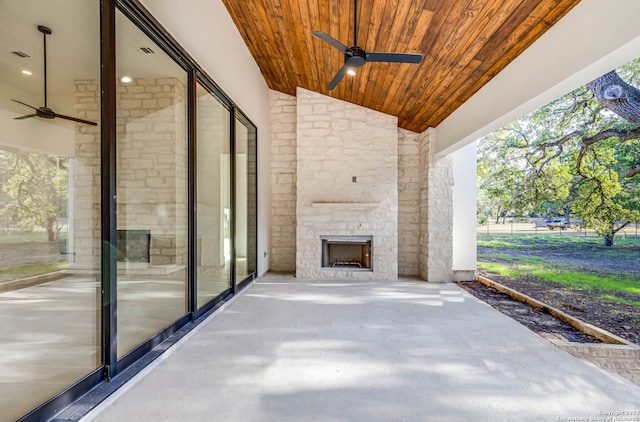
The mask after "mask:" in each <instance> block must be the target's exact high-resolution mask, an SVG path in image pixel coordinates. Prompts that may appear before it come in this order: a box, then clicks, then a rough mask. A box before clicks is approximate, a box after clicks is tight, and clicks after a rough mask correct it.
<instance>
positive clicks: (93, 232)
mask: <svg viewBox="0 0 640 422" xmlns="http://www.w3.org/2000/svg"><path fill="white" fill-rule="evenodd" d="M74 103H75V114H74V115H75V116H77V117H79V118H82V119H87V120H91V121H94V122H99V121H100V83H99V82H98V81H95V80H76V81H74ZM72 162H73V164H72V165H71V166H70V169H72V172H70V177H71V178H72V183H70V184H69V186H70V188H71V191H70V192H69V198H70V204H72V205H71V209H70V210H69V213H70V214H73V216H71V215H70V216H69V222H70V223H71V224H73V228H72V229H71V228H70V235H71V236H72V237H71V239H69V241H70V243H69V246H70V248H71V249H70V251H71V252H72V253H74V262H73V264H74V265H73V266H74V268H81V269H83V270H92V271H99V269H100V259H101V255H100V253H101V252H100V245H101V244H100V239H101V233H100V194H101V189H100V185H101V184H100V126H89V125H77V126H76V134H75V155H74V157H73V160H72Z"/></svg>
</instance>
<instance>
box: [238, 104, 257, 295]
mask: <svg viewBox="0 0 640 422" xmlns="http://www.w3.org/2000/svg"><path fill="white" fill-rule="evenodd" d="M234 157H235V209H236V215H235V217H236V219H235V258H236V259H235V261H236V283H241V282H242V281H243V280H245V279H246V278H247V277H249V276H251V275H253V274H254V273H255V272H256V258H257V256H256V252H257V251H256V245H257V243H256V222H257V192H256V185H257V178H256V176H257V173H256V172H257V156H256V129H255V126H253V125H252V124H251V123H250V122H249V121H248V120H247V119H246V118H245V117H244V116H242V115H240V114H237V116H236V122H235V148H234Z"/></svg>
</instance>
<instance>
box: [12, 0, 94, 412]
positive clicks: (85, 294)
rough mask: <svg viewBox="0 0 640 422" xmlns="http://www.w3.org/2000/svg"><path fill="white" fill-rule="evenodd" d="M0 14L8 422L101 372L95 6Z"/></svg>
mask: <svg viewBox="0 0 640 422" xmlns="http://www.w3.org/2000/svg"><path fill="white" fill-rule="evenodd" d="M0 8H1V11H0V45H1V46H2V48H1V50H2V54H1V55H0V69H1V70H0V128H1V130H0V322H1V323H0V421H13V420H16V419H17V418H19V417H20V416H22V415H23V414H25V413H27V412H28V411H29V410H31V409H32V408H34V407H36V406H37V405H39V404H40V403H42V402H44V401H46V400H48V399H49V398H51V397H53V396H55V395H56V394H58V393H59V392H61V391H62V390H64V389H65V388H67V387H68V386H69V385H72V384H74V383H75V382H77V381H79V380H80V379H82V378H84V377H85V376H87V375H88V374H90V373H92V372H95V371H96V369H97V368H99V367H100V366H101V365H102V360H101V354H100V346H101V343H100V329H101V321H100V318H99V316H100V275H99V274H100V178H99V175H100V159H101V157H100V56H99V51H100V31H99V28H100V5H99V2H97V1H87V0H66V1H64V2H51V1H48V0H21V1H6V2H1V4H0ZM45 43H46V54H45ZM45 62H46V67H45ZM44 107H46V108H47V109H48V110H52V111H53V113H55V114H56V115H57V117H55V118H50V117H51V113H50V112H49V114H45V113H47V111H46V110H45V109H44Z"/></svg>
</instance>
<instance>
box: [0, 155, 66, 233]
mask: <svg viewBox="0 0 640 422" xmlns="http://www.w3.org/2000/svg"><path fill="white" fill-rule="evenodd" d="M67 183H68V181H67V170H66V161H65V160H61V159H59V158H57V157H52V156H46V155H43V154H38V153H34V152H25V151H17V150H16V151H6V150H5V151H1V152H0V184H1V187H2V192H4V193H5V194H6V195H5V203H4V204H3V207H2V208H1V209H0V218H5V219H10V220H13V221H15V222H16V223H17V225H18V227H19V228H20V229H21V230H24V231H32V230H34V229H35V228H44V229H46V230H47V232H48V233H49V240H54V239H55V238H56V237H57V233H58V231H59V230H60V228H59V227H58V219H59V218H60V217H63V216H64V210H65V206H64V204H65V203H66V200H67V196H68V192H67Z"/></svg>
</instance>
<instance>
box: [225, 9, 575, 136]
mask: <svg viewBox="0 0 640 422" xmlns="http://www.w3.org/2000/svg"><path fill="white" fill-rule="evenodd" d="M579 1H580V0H358V1H357V26H356V30H357V36H358V38H357V39H358V46H360V47H362V48H363V49H364V50H366V51H368V52H372V51H389V52H401V53H421V54H423V56H424V59H423V61H422V63H421V64H419V65H415V64H398V63H367V64H366V65H365V66H364V67H362V68H360V69H358V72H357V75H356V76H346V77H345V78H344V79H343V80H342V82H341V83H340V84H339V85H338V87H337V88H336V89H335V90H333V91H326V87H327V84H328V83H329V81H331V79H332V78H333V76H334V75H335V73H336V72H337V71H338V69H340V67H341V66H342V65H343V62H344V56H343V54H342V53H341V52H339V51H338V50H336V49H335V48H333V47H331V46H330V45H329V44H327V43H325V42H323V41H321V40H319V39H317V38H315V37H313V36H312V35H311V32H312V31H323V32H325V33H327V34H329V35H331V36H332V37H333V38H336V39H338V40H340V41H341V42H342V43H343V44H345V45H347V46H349V47H350V46H352V45H353V41H354V40H353V38H354V23H353V16H354V15H353V14H354V4H353V1H352V0H247V1H237V0H223V2H224V4H225V6H226V7H227V10H228V11H229V13H230V14H231V17H232V18H233V20H234V22H235V24H236V26H237V27H238V29H239V31H240V33H241V35H242V37H243V38H244V41H245V43H246V44H247V46H248V48H249V50H250V52H251V54H252V55H253V57H254V58H255V60H256V62H257V64H258V66H259V67H260V70H261V72H262V74H263V75H264V77H265V79H266V81H267V84H268V85H269V87H270V88H271V89H274V90H277V91H281V92H284V93H287V94H291V95H295V92H296V87H298V86H299V87H302V88H305V89H308V90H311V91H315V92H318V93H322V94H326V95H329V96H331V97H334V98H338V99H341V100H345V101H349V102H352V103H355V104H359V105H362V106H365V107H368V108H371V109H374V110H378V111H381V112H383V113H387V114H391V115H394V116H398V118H399V126H400V127H403V128H405V129H408V130H412V131H414V132H422V131H424V130H425V129H427V128H428V127H435V126H437V125H438V123H440V122H441V121H442V120H444V119H445V118H446V117H447V116H449V115H450V114H451V113H452V112H453V111H455V110H456V108H458V107H459V106H460V105H461V104H462V103H464V102H465V101H466V100H467V99H468V98H469V97H470V96H471V95H473V94H474V93H475V92H476V91H477V90H478V89H480V88H481V87H482V86H483V85H484V84H486V83H487V82H488V81H489V80H491V78H492V77H494V76H495V75H496V74H497V73H498V72H500V70H502V69H503V68H504V67H505V66H506V65H507V64H509V62H511V61H512V60H513V59H514V58H516V57H517V56H518V55H519V54H520V53H521V52H522V51H524V50H525V49H526V48H527V47H528V46H529V45H531V44H532V43H533V42H534V41H535V40H536V39H537V38H538V37H540V36H541V35H542V34H543V33H544V32H545V31H546V30H548V29H549V28H550V27H551V26H553V25H554V24H555V23H556V22H557V21H558V20H559V19H560V18H561V17H562V16H564V15H565V14H566V13H567V12H569V10H571V8H572V7H573V6H575V5H576V4H578V3H579Z"/></svg>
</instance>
